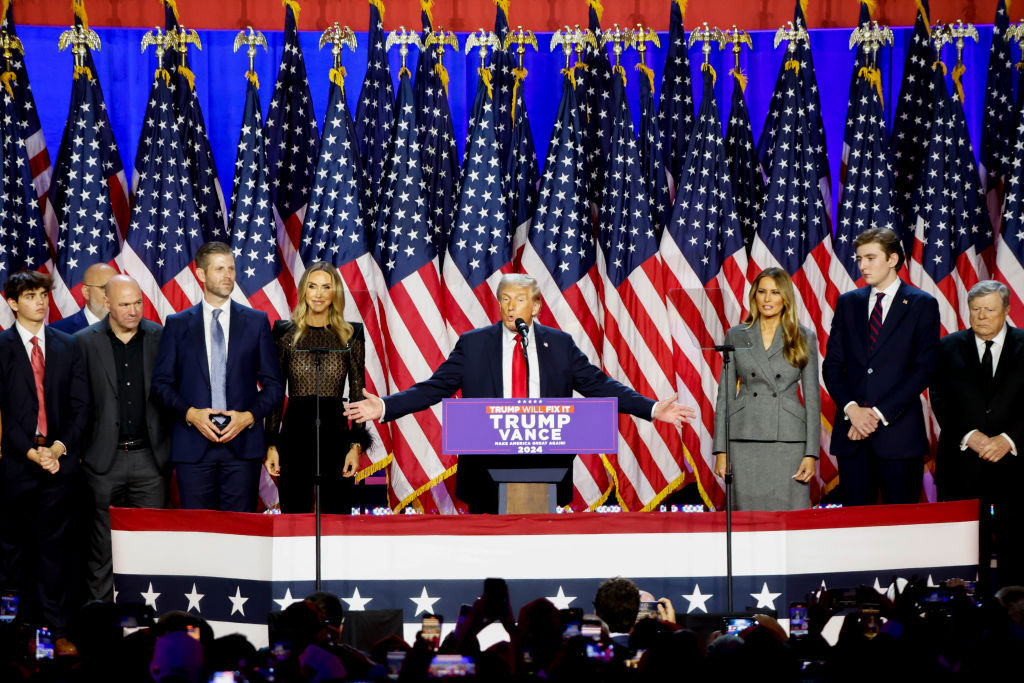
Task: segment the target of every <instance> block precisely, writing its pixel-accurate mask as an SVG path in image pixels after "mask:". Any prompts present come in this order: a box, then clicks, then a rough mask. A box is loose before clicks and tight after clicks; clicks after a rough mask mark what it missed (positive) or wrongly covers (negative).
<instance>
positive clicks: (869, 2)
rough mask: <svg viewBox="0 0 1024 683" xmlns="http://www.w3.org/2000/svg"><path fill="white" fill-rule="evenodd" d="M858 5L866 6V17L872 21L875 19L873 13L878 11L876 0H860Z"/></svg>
mask: <svg viewBox="0 0 1024 683" xmlns="http://www.w3.org/2000/svg"><path fill="white" fill-rule="evenodd" d="M919 1H920V0H919ZM860 4H862V5H866V6H867V8H868V16H869V17H871V18H872V19H874V18H875V12H876V11H877V10H878V2H877V0H860Z"/></svg>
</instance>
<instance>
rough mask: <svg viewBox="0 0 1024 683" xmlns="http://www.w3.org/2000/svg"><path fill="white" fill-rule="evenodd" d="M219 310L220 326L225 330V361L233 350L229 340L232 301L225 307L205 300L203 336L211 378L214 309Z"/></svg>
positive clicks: (226, 303)
mask: <svg viewBox="0 0 1024 683" xmlns="http://www.w3.org/2000/svg"><path fill="white" fill-rule="evenodd" d="M214 308H219V309H220V310H221V314H220V326H221V328H222V329H223V330H224V360H227V358H228V349H230V348H231V346H230V345H229V343H230V340H229V339H228V334H229V330H230V329H231V299H228V300H227V301H225V302H224V305H223V306H217V307H215V306H213V305H212V304H210V302H209V301H207V300H206V299H205V298H204V299H203V335H204V336H205V337H206V365H207V367H208V368H209V370H210V376H211V377H213V309H214Z"/></svg>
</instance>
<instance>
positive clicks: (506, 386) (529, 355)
mask: <svg viewBox="0 0 1024 683" xmlns="http://www.w3.org/2000/svg"><path fill="white" fill-rule="evenodd" d="M526 339H527V341H528V343H527V345H526V360H527V361H528V366H529V367H528V372H529V373H530V374H529V377H528V381H527V387H526V393H527V395H528V396H529V397H530V398H540V364H539V363H538V362H537V340H536V338H534V336H533V323H530V325H529V332H528V333H527V335H526ZM518 343H519V333H518V332H512V331H511V330H509V329H508V328H507V327H505V326H504V325H502V326H501V395H502V396H503V397H504V398H511V397H512V359H513V358H515V356H514V354H516V353H522V351H520V350H519V348H518V347H517V346H516V345H517V344H518Z"/></svg>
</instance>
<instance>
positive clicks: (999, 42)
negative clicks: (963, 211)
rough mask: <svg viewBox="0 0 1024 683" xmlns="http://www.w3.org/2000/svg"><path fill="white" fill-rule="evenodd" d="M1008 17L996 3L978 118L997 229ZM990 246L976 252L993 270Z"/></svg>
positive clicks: (1007, 106)
mask: <svg viewBox="0 0 1024 683" xmlns="http://www.w3.org/2000/svg"><path fill="white" fill-rule="evenodd" d="M1009 27H1010V18H1009V16H1007V13H1006V0H999V2H998V3H997V5H996V17H995V21H993V24H992V49H991V51H990V52H989V56H988V75H987V76H986V77H985V108H984V113H983V115H982V121H981V180H982V183H983V184H984V185H983V186H984V189H985V195H986V198H987V201H988V213H989V217H990V218H991V219H992V231H993V233H995V234H998V233H999V223H1000V217H1001V210H1002V208H1003V192H1004V188H1005V185H1006V179H1007V177H1008V175H1009V171H1010V165H1011V164H1012V163H1013V162H1012V160H1011V157H1010V154H1009V152H1010V150H1012V149H1013V139H1014V134H1013V131H1014V128H1015V126H1016V123H1017V122H1016V121H1015V120H1014V119H1015V117H1014V113H1015V110H1016V108H1015V107H1014V97H1013V60H1012V57H1011V50H1010V40H1009V39H1008V38H1007V36H1006V31H1007V29H1009ZM989 244H991V246H992V248H991V249H987V250H986V251H984V252H979V256H981V258H982V260H983V261H984V262H985V265H986V269H987V270H988V271H992V270H993V264H994V261H995V249H994V247H995V243H994V242H990V243H989Z"/></svg>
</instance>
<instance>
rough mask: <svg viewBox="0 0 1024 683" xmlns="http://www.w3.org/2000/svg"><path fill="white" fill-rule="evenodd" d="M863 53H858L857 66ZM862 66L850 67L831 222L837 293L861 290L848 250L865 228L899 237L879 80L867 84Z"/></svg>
mask: <svg viewBox="0 0 1024 683" xmlns="http://www.w3.org/2000/svg"><path fill="white" fill-rule="evenodd" d="M865 52H866V50H865V49H859V57H858V63H860V62H861V57H863V56H864V54H865ZM865 66H866V65H865V64H860V65H859V66H858V64H855V65H854V67H853V68H854V81H853V85H854V86H855V89H854V91H853V92H852V93H851V96H850V104H849V110H848V111H847V115H846V135H845V136H844V139H843V169H844V181H843V188H842V191H841V193H840V195H839V197H840V199H839V214H838V218H837V220H836V235H835V242H834V248H835V256H836V258H835V259H834V260H833V262H832V269H831V277H832V281H833V282H834V283H835V284H836V286H837V287H838V288H839V291H840V292H847V291H850V290H851V289H854V288H855V287H857V286H859V284H863V283H861V282H860V279H861V276H860V269H859V268H858V267H857V252H856V250H855V249H854V248H853V240H854V239H855V238H856V237H857V235H859V234H860V233H862V232H864V231H865V230H867V229H868V228H889V229H890V230H893V231H894V232H895V233H896V234H897V235H898V234H900V217H899V213H898V212H897V209H896V185H895V182H894V180H893V173H892V165H891V163H890V161H889V140H888V135H887V132H886V126H885V111H884V110H883V108H882V99H881V95H880V93H879V91H878V89H879V88H880V87H881V78H880V74H879V76H878V77H879V80H877V81H874V82H872V80H871V77H870V76H869V74H868V72H866V71H863V72H862V68H864V67H865ZM875 73H878V72H877V71H876V72H875Z"/></svg>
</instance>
